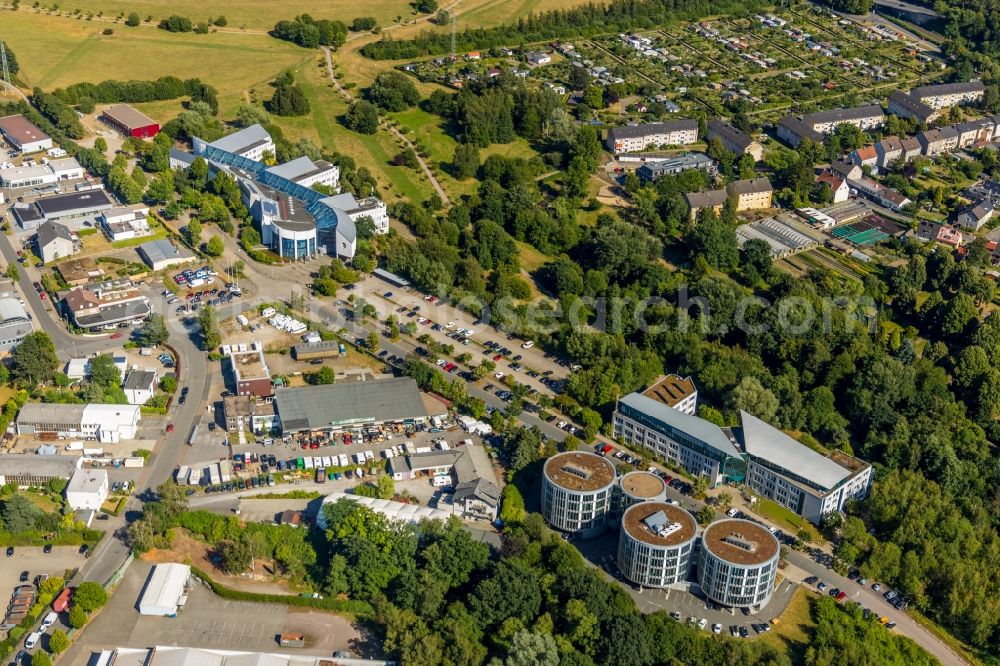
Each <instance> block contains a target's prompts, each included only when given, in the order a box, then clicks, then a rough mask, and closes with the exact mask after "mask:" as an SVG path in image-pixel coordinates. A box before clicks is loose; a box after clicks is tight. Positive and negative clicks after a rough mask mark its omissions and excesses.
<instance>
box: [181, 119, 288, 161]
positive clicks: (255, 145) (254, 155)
mask: <svg viewBox="0 0 1000 666" xmlns="http://www.w3.org/2000/svg"><path fill="white" fill-rule="evenodd" d="M192 145H193V147H194V152H195V154H196V155H200V154H202V153H203V152H205V148H206V147H210V148H216V149H218V150H223V151H225V152H227V153H232V154H234V155H239V156H240V157H245V158H247V159H250V160H253V161H255V162H263V161H264V153H268V152H269V153H271V154H272V155H273V154H274V151H275V148H274V139H272V138H271V135H270V134H268V132H267V130H266V129H264V128H263V127H262V126H261V125H250V127H244V128H243V129H241V130H238V131H236V132H233V133H232V134H229V135H226V136H224V137H222V138H221V139H216V140H215V141H213V142H211V143H205V142H204V141H203V140H201V139H195V140H194V141H193V144H192Z"/></svg>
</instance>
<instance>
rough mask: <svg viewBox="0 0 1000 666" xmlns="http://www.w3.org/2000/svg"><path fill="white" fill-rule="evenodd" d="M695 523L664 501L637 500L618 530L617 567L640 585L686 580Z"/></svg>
mask: <svg viewBox="0 0 1000 666" xmlns="http://www.w3.org/2000/svg"><path fill="white" fill-rule="evenodd" d="M697 531H698V524H697V523H696V522H695V520H694V516H692V515H691V514H690V513H688V512H687V511H685V510H684V509H682V508H680V507H679V506H674V505H672V504H667V503H666V502H640V503H638V504H634V505H632V506H630V507H629V508H628V509H626V510H625V515H623V516H622V529H621V532H619V534H618V568H619V569H620V570H621V572H622V575H624V576H625V577H626V578H627V579H629V580H630V581H632V582H633V583H636V584H638V585H642V586H643V587H670V586H671V585H676V584H678V583H683V582H684V581H685V580H687V576H688V571H689V570H690V569H691V554H692V552H693V550H694V544H695V535H696V533H697Z"/></svg>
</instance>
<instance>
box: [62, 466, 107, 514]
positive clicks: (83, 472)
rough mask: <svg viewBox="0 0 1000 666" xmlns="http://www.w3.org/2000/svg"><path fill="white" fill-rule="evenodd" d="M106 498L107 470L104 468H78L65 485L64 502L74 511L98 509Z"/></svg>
mask: <svg viewBox="0 0 1000 666" xmlns="http://www.w3.org/2000/svg"><path fill="white" fill-rule="evenodd" d="M106 499H108V472H107V470H104V469H82V468H81V469H78V470H76V471H75V472H73V476H72V477H70V480H69V483H68V484H67V485H66V503H67V504H69V505H70V507H72V508H73V510H74V511H99V510H100V508H101V505H102V504H104V500H106Z"/></svg>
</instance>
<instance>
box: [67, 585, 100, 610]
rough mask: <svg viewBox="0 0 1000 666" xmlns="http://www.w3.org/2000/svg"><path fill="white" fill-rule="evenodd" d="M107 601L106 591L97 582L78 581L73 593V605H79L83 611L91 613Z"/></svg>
mask: <svg viewBox="0 0 1000 666" xmlns="http://www.w3.org/2000/svg"><path fill="white" fill-rule="evenodd" d="M106 603H108V593H107V592H106V591H105V590H104V588H103V587H101V585H100V584H98V583H93V582H87V583H80V585H79V586H78V587H77V588H76V592H74V593H73V605H74V606H79V607H80V608H82V609H83V611H84V612H85V613H92V612H94V611H95V610H97V609H98V608H100V607H101V606H103V605H104V604H106Z"/></svg>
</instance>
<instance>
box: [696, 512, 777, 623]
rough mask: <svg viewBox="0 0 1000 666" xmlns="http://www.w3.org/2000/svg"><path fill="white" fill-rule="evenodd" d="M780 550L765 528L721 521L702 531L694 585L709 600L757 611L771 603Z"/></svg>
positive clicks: (725, 520)
mask: <svg viewBox="0 0 1000 666" xmlns="http://www.w3.org/2000/svg"><path fill="white" fill-rule="evenodd" d="M780 555H781V547H780V545H779V544H778V540H777V539H776V538H775V537H774V535H773V534H771V533H770V532H769V531H768V530H767V529H766V528H764V527H762V526H761V525H758V524H757V523H754V522H751V521H749V520H736V519H728V518H726V519H722V520H717V521H715V522H714V523H712V524H711V525H709V526H708V527H706V528H705V531H704V533H703V534H702V537H701V551H700V555H699V558H698V584H699V585H700V586H701V591H702V592H704V593H705V596H707V597H708V598H709V599H711V600H712V601H715V602H717V603H719V604H722V605H723V606H729V607H731V608H749V609H750V610H751V611H756V610H760V609H761V608H763V607H764V606H766V605H767V602H768V601H770V600H771V594H772V593H773V592H774V578H775V575H776V574H777V572H778V559H779V557H780Z"/></svg>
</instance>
